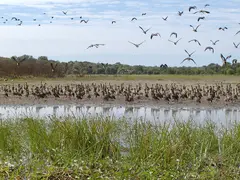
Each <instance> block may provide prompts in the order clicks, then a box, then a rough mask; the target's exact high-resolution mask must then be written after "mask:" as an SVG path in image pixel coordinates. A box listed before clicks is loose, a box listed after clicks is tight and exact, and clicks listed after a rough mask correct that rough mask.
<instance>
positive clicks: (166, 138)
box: [0, 117, 240, 179]
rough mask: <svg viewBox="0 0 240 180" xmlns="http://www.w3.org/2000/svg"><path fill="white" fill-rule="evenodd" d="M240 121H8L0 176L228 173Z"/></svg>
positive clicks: (234, 161)
mask: <svg viewBox="0 0 240 180" xmlns="http://www.w3.org/2000/svg"><path fill="white" fill-rule="evenodd" d="M239 142H240V124H239V123H235V125H234V126H233V128H231V129H226V128H224V127H221V128H219V127H217V126H215V124H214V123H213V122H211V121H209V122H208V123H205V124H204V125H199V124H198V123H196V122H194V121H192V120H189V121H187V122H178V121H175V123H174V124H170V123H165V124H154V123H150V122H147V121H143V120H133V121H131V122H129V121H126V120H125V119H122V120H116V119H114V118H101V117H96V118H91V119H77V118H66V119H51V120H44V119H32V118H24V119H18V120H16V119H15V120H11V119H9V120H4V121H2V122H1V124H0V179H5V178H9V179H14V178H27V179H41V178H42V179H87V178H91V179H96V178H98V179H107V178H109V179H158V178H160V179H231V178H238V177H239V173H240V169H239V165H240V161H239V157H240V143H239Z"/></svg>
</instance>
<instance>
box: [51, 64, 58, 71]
mask: <svg viewBox="0 0 240 180" xmlns="http://www.w3.org/2000/svg"><path fill="white" fill-rule="evenodd" d="M57 65H58V64H57V63H56V64H55V66H54V65H53V63H51V68H52V72H55V71H56V68H57Z"/></svg>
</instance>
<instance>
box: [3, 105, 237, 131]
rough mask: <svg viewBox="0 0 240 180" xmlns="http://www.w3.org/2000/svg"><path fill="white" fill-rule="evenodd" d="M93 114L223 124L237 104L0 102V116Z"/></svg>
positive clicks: (230, 118) (232, 116)
mask: <svg viewBox="0 0 240 180" xmlns="http://www.w3.org/2000/svg"><path fill="white" fill-rule="evenodd" d="M52 116H54V117H69V116H73V117H78V118H82V117H94V116H102V117H106V116H111V117H115V118H117V119H120V118H126V119H128V120H132V119H139V118H141V119H143V120H147V121H152V122H171V121H174V120H178V121H184V120H189V119H193V120H195V121H197V122H199V123H203V122H206V121H207V120H211V121H213V122H216V123H217V124H223V125H225V126H227V125H228V124H229V123H230V122H234V121H238V120H239V117H240V108H222V109H203V108H199V109H196V108H170V107H166V108H164V107H161V108H156V107H155V108H151V107H141V108H139V107H138V108H136V107H97V106H74V105H73V106H69V105H60V106H48V105H46V106H0V118H1V119H9V118H21V117H36V118H46V117H47V118H49V117H52Z"/></svg>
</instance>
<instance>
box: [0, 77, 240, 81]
mask: <svg viewBox="0 0 240 180" xmlns="http://www.w3.org/2000/svg"><path fill="white" fill-rule="evenodd" d="M11 80H14V81H19V82H21V81H24V82H25V81H29V82H34V81H45V80H47V81H100V80H106V81H111V80H119V81H138V80H149V81H151V80H152V81H168V80H171V81H179V80H185V81H190V80H193V81H196V80H197V81H204V80H209V81H213V80H218V81H230V82H240V80H239V76H231V75H85V76H82V77H78V76H67V77H64V78H43V77H20V78H17V79H10V78H9V79H8V81H11ZM0 82H6V81H4V79H2V80H1V81H0Z"/></svg>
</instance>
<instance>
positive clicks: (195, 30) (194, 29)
mask: <svg viewBox="0 0 240 180" xmlns="http://www.w3.org/2000/svg"><path fill="white" fill-rule="evenodd" d="M199 26H201V24H199V25H198V26H197V27H196V28H194V27H193V26H192V25H190V27H192V28H193V31H194V32H197V29H198V28H199Z"/></svg>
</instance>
